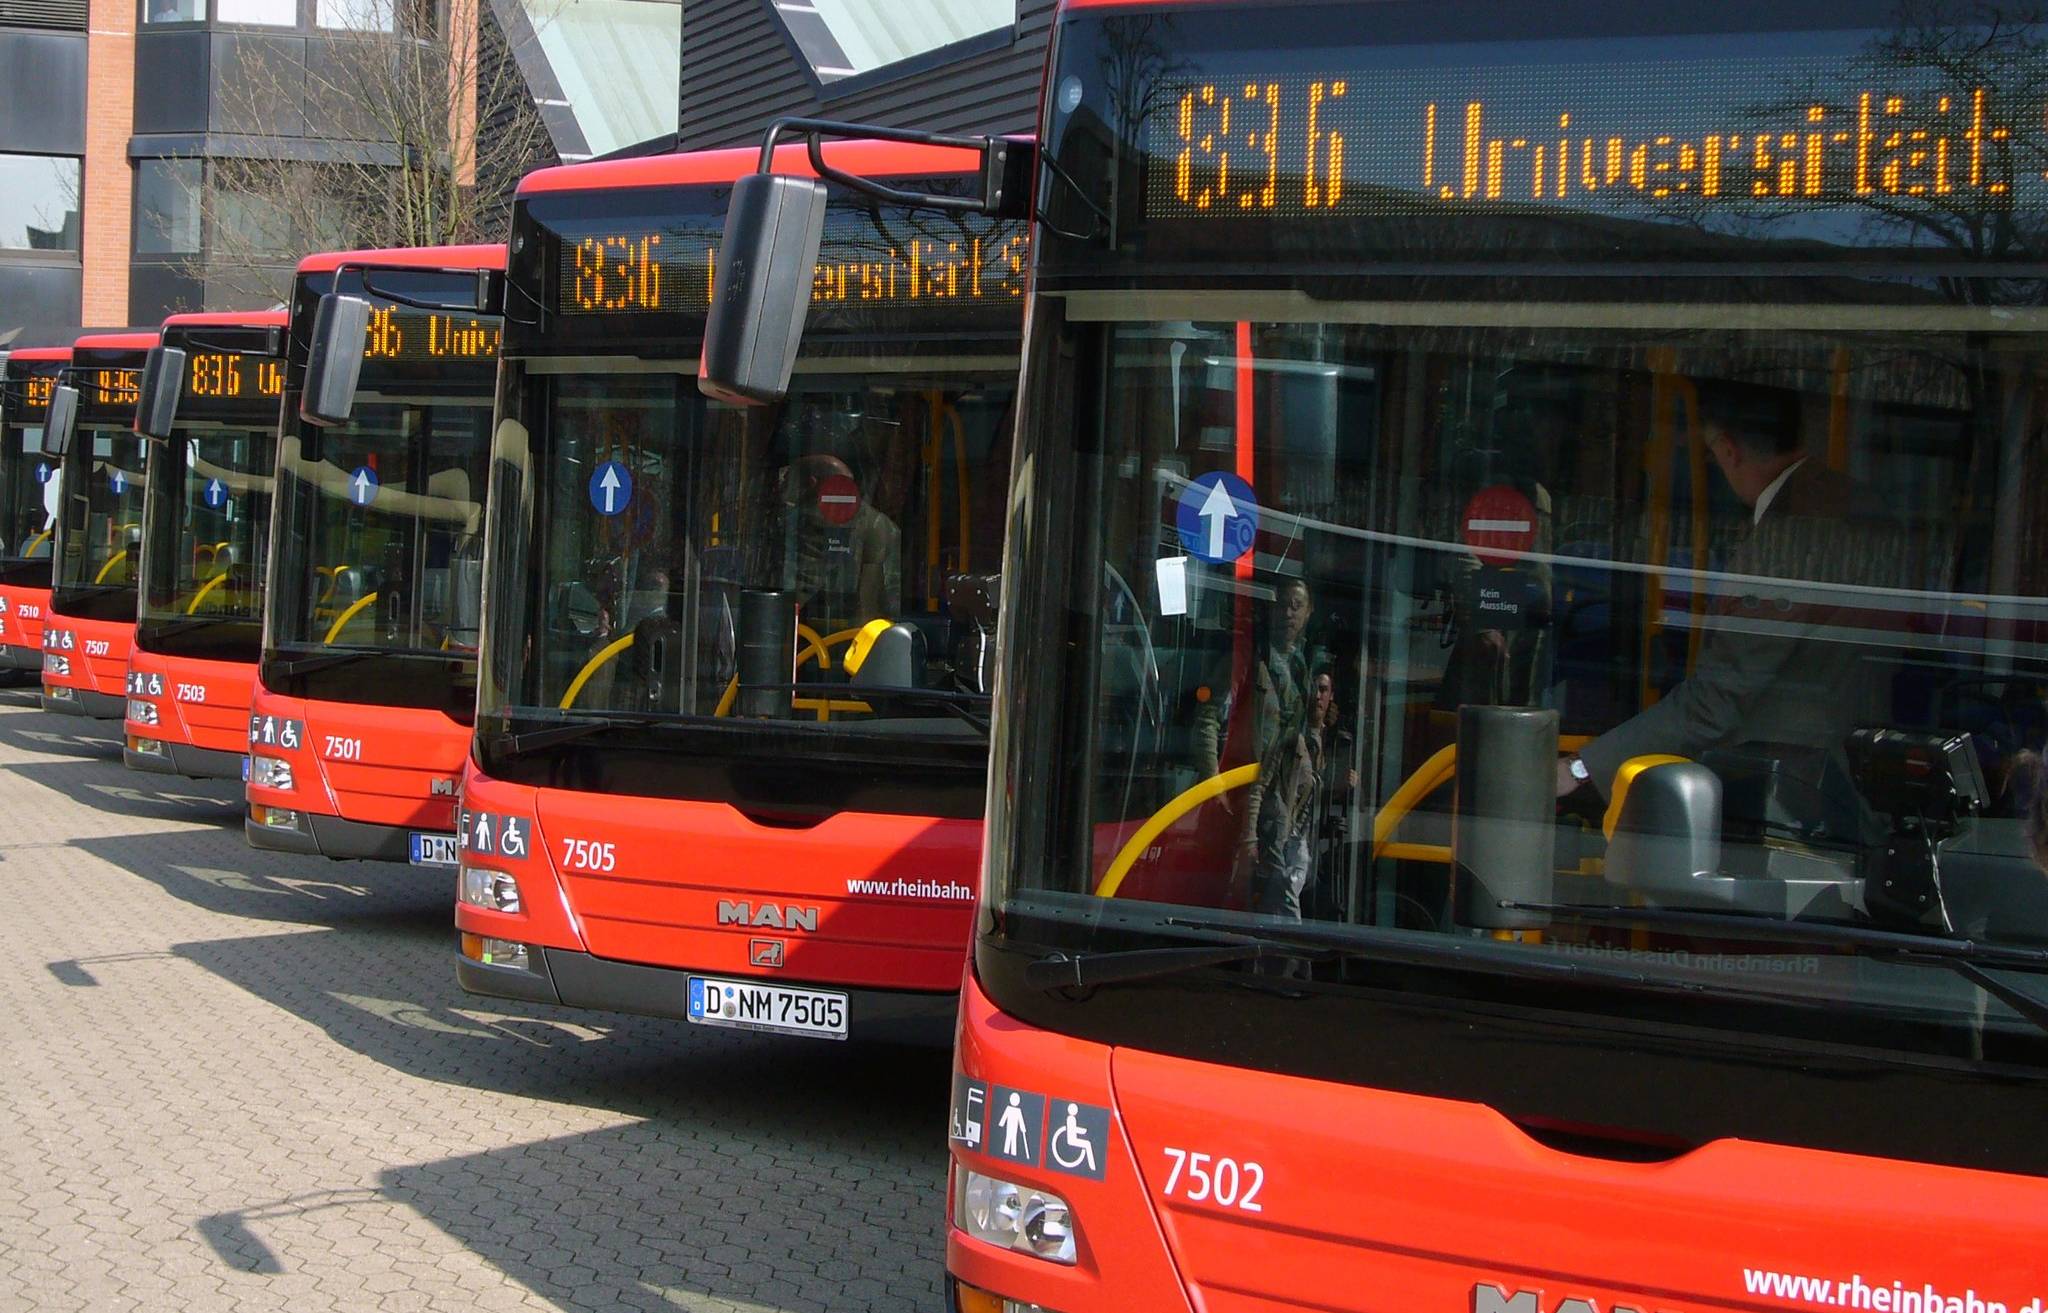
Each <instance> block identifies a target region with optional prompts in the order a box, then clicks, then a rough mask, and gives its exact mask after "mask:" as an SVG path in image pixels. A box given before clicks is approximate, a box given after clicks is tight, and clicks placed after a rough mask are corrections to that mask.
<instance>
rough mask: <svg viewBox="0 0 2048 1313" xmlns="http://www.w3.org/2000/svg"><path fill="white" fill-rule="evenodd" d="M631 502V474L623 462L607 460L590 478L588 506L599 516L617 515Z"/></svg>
mask: <svg viewBox="0 0 2048 1313" xmlns="http://www.w3.org/2000/svg"><path fill="white" fill-rule="evenodd" d="M632 500H633V472H632V471H631V470H629V469H627V468H626V466H625V462H623V461H616V460H608V461H606V462H605V463H604V464H602V465H600V466H598V467H597V470H596V472H595V473H593V474H592V475H591V476H590V504H591V505H592V506H594V507H596V508H597V513H598V514H599V515H617V514H618V513H619V512H620V511H623V510H625V509H626V503H628V502H630V501H632Z"/></svg>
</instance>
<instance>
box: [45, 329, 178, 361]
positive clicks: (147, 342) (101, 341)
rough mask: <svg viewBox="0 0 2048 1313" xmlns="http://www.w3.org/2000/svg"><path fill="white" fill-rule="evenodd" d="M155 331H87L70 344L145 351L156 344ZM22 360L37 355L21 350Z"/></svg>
mask: <svg viewBox="0 0 2048 1313" xmlns="http://www.w3.org/2000/svg"><path fill="white" fill-rule="evenodd" d="M158 337H159V334H157V333H88V334H86V335H85V336H84V337H81V338H79V339H78V340H77V341H76V342H73V343H72V344H71V349H72V350H73V351H74V352H76V351H147V350H149V349H150V348H151V347H153V346H155V345H156V344H157V339H158ZM21 357H22V359H24V360H34V359H37V358H38V357H36V356H33V355H31V354H30V353H29V352H26V351H24V352H22V353H21Z"/></svg>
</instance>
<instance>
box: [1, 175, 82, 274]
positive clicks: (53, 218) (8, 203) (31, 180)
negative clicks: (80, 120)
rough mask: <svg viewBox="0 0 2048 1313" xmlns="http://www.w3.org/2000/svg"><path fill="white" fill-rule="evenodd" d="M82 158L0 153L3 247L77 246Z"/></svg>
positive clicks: (49, 248)
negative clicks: (80, 163) (80, 164)
mask: <svg viewBox="0 0 2048 1313" xmlns="http://www.w3.org/2000/svg"><path fill="white" fill-rule="evenodd" d="M78 198H79V161H78V159H77V158H76V157H74V156H66V155H0V251H76V250H77V249H78V215H79V208H78Z"/></svg>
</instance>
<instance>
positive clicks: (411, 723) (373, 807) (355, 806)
mask: <svg viewBox="0 0 2048 1313" xmlns="http://www.w3.org/2000/svg"><path fill="white" fill-rule="evenodd" d="M249 714H250V715H251V716H252V717H253V716H277V717H280V718H289V719H291V720H298V721H304V722H305V726H306V737H305V739H304V741H303V742H302V743H301V744H300V746H299V747H298V749H297V750H296V751H289V750H286V749H285V748H282V747H279V746H277V745H274V744H270V745H255V744H250V743H248V742H247V730H248V725H247V723H246V722H245V723H244V725H243V731H244V747H243V748H242V749H240V750H244V751H256V752H260V753H262V755H264V756H266V757H282V758H283V759H285V760H286V761H289V762H291V763H292V775H293V778H294V782H295V783H296V785H297V787H296V788H294V789H292V790H291V791H290V792H286V791H284V790H280V789H266V788H261V787H259V786H257V785H256V784H255V783H253V782H251V783H250V784H249V785H248V787H247V790H246V793H247V796H248V800H249V802H250V804H252V805H258V804H260V805H262V806H267V807H283V808H289V809H291V810H293V811H298V812H308V813H311V814H313V815H317V816H340V817H342V818H344V819H346V820H351V821H360V822H363V823H364V824H368V825H388V826H391V827H392V828H393V829H404V830H437V831H442V832H448V831H452V830H454V828H455V798H454V789H453V787H452V786H453V784H454V782H455V781H456V780H457V779H458V778H459V777H460V776H461V774H462V761H463V757H464V756H465V755H466V754H467V752H468V750H469V727H468V726H467V725H464V724H462V723H461V722H460V721H458V720H455V719H453V718H452V717H450V716H447V715H444V714H443V713H441V712H439V711H422V710H420V709H418V708H416V707H378V706H363V705H358V704H356V703H352V702H311V701H307V700H306V699H304V698H293V697H285V696H284V695H282V694H279V693H272V692H271V691H270V690H268V689H266V688H264V687H263V686H262V685H261V684H260V683H258V684H257V685H255V686H254V691H253V692H252V694H251V696H250V700H249ZM337 739H340V740H352V741H354V742H358V743H360V744H361V745H362V753H361V757H360V759H358V760H353V761H350V760H344V759H342V758H343V757H344V755H345V754H344V753H343V752H340V751H337V750H336V749H335V747H334V745H333V743H332V742H331V740H337ZM437 779H438V780H442V781H445V782H446V784H444V788H445V789H446V791H445V792H443V793H438V794H437V793H436V792H434V781H435V780H437Z"/></svg>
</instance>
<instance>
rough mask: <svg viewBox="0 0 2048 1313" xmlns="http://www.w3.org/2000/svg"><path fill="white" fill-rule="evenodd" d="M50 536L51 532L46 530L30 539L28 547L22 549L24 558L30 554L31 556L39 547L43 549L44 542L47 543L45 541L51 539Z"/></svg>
mask: <svg viewBox="0 0 2048 1313" xmlns="http://www.w3.org/2000/svg"><path fill="white" fill-rule="evenodd" d="M49 536H50V531H49V530H48V529H45V530H43V531H42V532H41V533H39V534H37V535H36V536H35V537H33V538H31V539H29V540H28V546H26V547H24V548H22V549H21V554H22V555H23V556H27V555H28V554H29V553H30V552H33V551H34V550H35V549H36V548H38V547H41V546H42V545H43V543H44V541H45V540H47V539H48V538H49Z"/></svg>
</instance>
